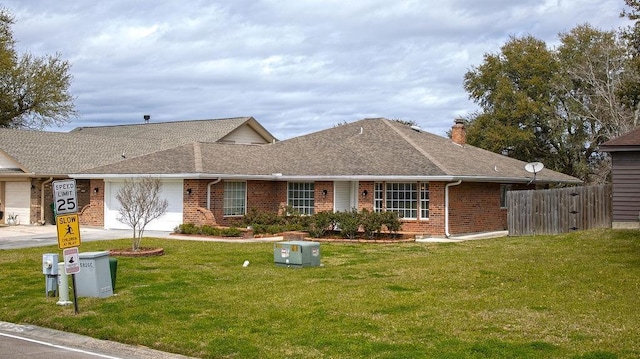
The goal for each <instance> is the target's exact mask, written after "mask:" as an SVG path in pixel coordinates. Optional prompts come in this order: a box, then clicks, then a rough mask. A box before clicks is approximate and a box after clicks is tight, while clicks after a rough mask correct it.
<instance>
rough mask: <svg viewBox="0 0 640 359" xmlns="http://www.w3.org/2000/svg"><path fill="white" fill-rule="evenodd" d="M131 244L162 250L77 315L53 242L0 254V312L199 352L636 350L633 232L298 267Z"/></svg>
mask: <svg viewBox="0 0 640 359" xmlns="http://www.w3.org/2000/svg"><path fill="white" fill-rule="evenodd" d="M129 244H130V240H117V241H103V242H88V243H84V244H82V246H81V247H80V251H81V252H88V251H96V250H106V249H109V248H120V247H127V246H128V245H129ZM142 245H143V246H145V247H150V246H162V247H164V248H165V253H166V254H165V255H164V256H162V257H152V258H119V259H118V273H117V283H116V291H115V292H116V295H115V296H113V297H109V298H104V299H98V298H80V299H79V301H78V305H79V309H80V313H79V314H77V315H75V314H74V311H73V306H66V307H60V306H57V305H56V304H55V303H56V301H57V299H56V298H46V297H45V295H44V276H43V275H42V273H41V260H42V254H43V253H48V252H52V253H59V252H60V251H59V250H58V249H57V247H44V248H32V249H21V250H5V251H0V266H1V267H0V268H2V280H1V281H0V308H1V310H0V320H3V321H8V322H14V323H30V324H35V325H40V326H45V327H51V328H56V329H61V330H66V331H71V332H76V333H81V334H85V335H89V336H92V337H96V338H100V339H108V340H115V341H119V342H124V343H130V344H138V345H144V346H148V347H152V348H156V349H159V350H164V351H170V352H175V353H181V354H184V355H189V356H195V357H202V358H515V357H517V358H583V359H587V358H589V359H591V358H602V359H608V358H637V357H640V306H639V304H640V302H639V298H640V232H639V231H614V230H597V231H588V232H577V233H572V234H567V235H560V236H536V237H515V238H499V239H490V240H478V241H469V242H462V243H452V244H442V243H440V244H439V243H402V244H366V243H357V244H356V243H353V244H351V243H322V244H321V253H322V264H323V266H321V267H311V268H303V269H290V268H282V267H276V266H275V265H274V263H273V244H271V243H249V244H246V243H245V244H241V243H213V242H192V241H177V240H160V239H144V240H143V242H142ZM245 260H249V261H250V265H249V266H248V267H246V268H245V267H243V266H242V264H243V262H244V261H245Z"/></svg>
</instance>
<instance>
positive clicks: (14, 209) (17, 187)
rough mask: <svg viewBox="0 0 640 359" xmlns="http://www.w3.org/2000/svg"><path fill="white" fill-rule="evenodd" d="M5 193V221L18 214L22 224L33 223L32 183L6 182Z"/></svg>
mask: <svg viewBox="0 0 640 359" xmlns="http://www.w3.org/2000/svg"><path fill="white" fill-rule="evenodd" d="M4 193H5V194H4V202H5V203H4V221H6V220H7V217H8V216H9V215H12V214H17V215H18V222H19V223H20V224H31V223H30V222H31V183H29V182H6V183H5V185H4Z"/></svg>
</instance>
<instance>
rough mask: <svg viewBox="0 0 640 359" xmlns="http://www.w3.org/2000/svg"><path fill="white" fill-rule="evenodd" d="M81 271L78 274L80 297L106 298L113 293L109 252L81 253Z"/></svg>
mask: <svg viewBox="0 0 640 359" xmlns="http://www.w3.org/2000/svg"><path fill="white" fill-rule="evenodd" d="M79 257H80V272H78V273H77V274H76V275H75V276H76V294H77V295H78V297H99V298H105V297H110V296H112V295H113V288H112V287H111V267H110V266H109V252H106V251H105V252H85V253H80V254H79Z"/></svg>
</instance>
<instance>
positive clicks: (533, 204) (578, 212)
mask: <svg viewBox="0 0 640 359" xmlns="http://www.w3.org/2000/svg"><path fill="white" fill-rule="evenodd" d="M507 226H508V229H509V235H510V236H522V235H535V234H559V233H566V232H570V231H577V230H585V229H593V228H609V227H611V185H598V186H585V187H568V188H557V189H548V190H530V191H511V192H507Z"/></svg>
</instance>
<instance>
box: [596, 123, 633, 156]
mask: <svg viewBox="0 0 640 359" xmlns="http://www.w3.org/2000/svg"><path fill="white" fill-rule="evenodd" d="M600 148H601V149H602V150H604V151H607V152H615V151H619V150H625V149H627V150H629V149H634V148H635V150H638V149H640V127H639V128H637V129H635V130H632V131H631V132H627V133H626V134H624V135H622V136H619V137H616V138H614V139H611V140H609V141H607V142H605V143H603V144H601V145H600Z"/></svg>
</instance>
